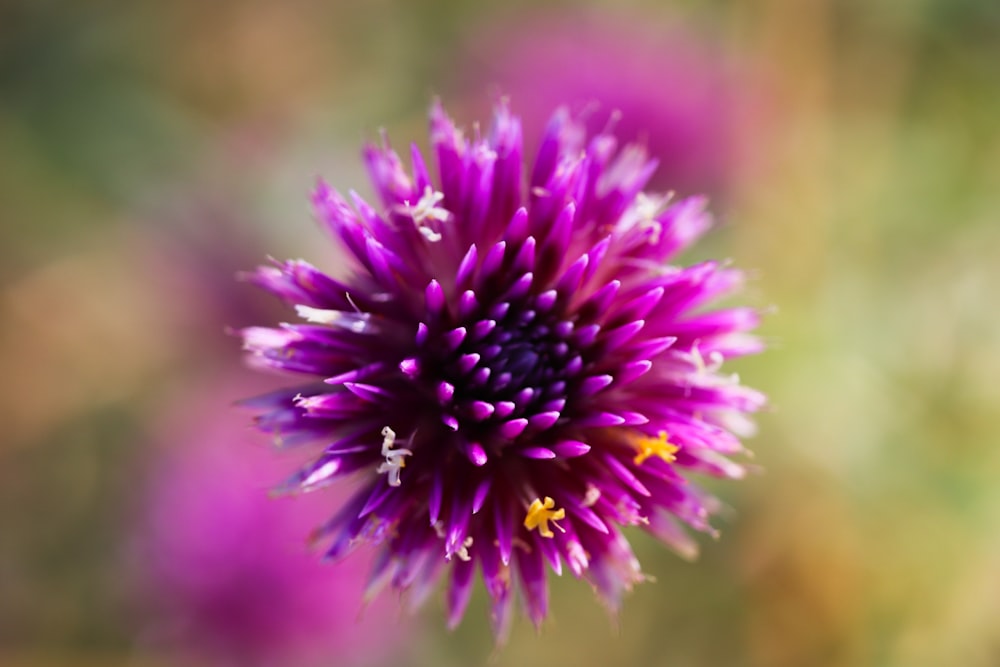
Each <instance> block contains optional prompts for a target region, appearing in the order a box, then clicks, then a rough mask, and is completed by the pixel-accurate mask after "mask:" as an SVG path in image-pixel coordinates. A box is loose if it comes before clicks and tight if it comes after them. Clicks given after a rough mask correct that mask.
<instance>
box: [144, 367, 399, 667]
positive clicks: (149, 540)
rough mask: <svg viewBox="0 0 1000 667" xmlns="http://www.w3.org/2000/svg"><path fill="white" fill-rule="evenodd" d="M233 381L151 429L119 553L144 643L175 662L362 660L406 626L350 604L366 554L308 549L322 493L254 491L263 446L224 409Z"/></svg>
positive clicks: (261, 472)
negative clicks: (153, 443)
mask: <svg viewBox="0 0 1000 667" xmlns="http://www.w3.org/2000/svg"><path fill="white" fill-rule="evenodd" d="M234 386H235V383H234V382H232V381H230V382H226V383H221V384H214V385H212V386H211V387H210V391H208V392H206V394H205V395H199V396H196V397H194V399H195V400H193V401H191V402H190V404H188V403H185V405H183V406H181V409H179V410H173V411H171V412H170V413H169V414H167V415H164V416H163V417H164V422H165V427H164V428H162V429H161V430H159V431H158V433H157V436H156V439H157V441H158V444H159V445H160V446H159V447H158V448H157V450H156V456H155V457H153V458H152V459H151V460H150V462H149V467H150V473H151V474H149V475H148V484H147V485H145V487H146V494H145V496H144V497H143V498H141V499H140V500H141V502H140V512H139V513H138V515H137V519H138V522H137V528H136V531H135V539H134V543H133V547H134V548H133V552H132V554H131V555H132V559H131V560H132V574H133V577H134V582H135V586H134V589H135V592H136V597H137V598H138V600H139V605H138V606H139V607H140V609H139V611H140V612H141V613H142V615H143V616H145V617H146V618H147V619H148V622H147V623H146V627H145V631H144V635H145V643H146V644H147V645H148V648H149V649H150V650H152V651H154V652H156V653H164V652H165V653H169V654H173V655H175V656H176V658H177V659H178V662H179V664H211V665H233V666H236V665H238V666H239V667H254V666H255V665H262V666H263V665H287V666H289V667H294V666H308V665H320V664H326V660H325V659H326V658H328V656H329V655H330V654H331V653H336V654H337V655H339V656H341V658H342V660H343V664H355V662H356V663H358V664H360V663H362V662H364V664H371V663H370V662H369V661H370V660H372V659H374V658H375V657H377V656H380V655H381V656H386V655H387V654H388V653H389V651H390V650H391V648H392V647H393V646H394V644H395V641H394V639H395V638H398V637H400V636H403V635H405V634H406V633H405V632H404V631H403V630H402V629H401V628H399V627H393V631H392V632H391V633H389V634H388V636H387V635H386V633H385V632H384V630H385V627H386V623H385V620H384V615H385V614H386V612H388V613H390V614H391V613H392V612H391V609H386V608H375V609H367V610H364V611H365V612H366V613H364V614H363V615H362V604H361V595H362V592H363V589H364V585H363V581H364V573H365V571H366V570H367V569H368V567H369V565H370V563H371V559H370V558H362V557H361V554H358V557H356V558H352V559H351V560H350V561H348V562H346V563H344V564H343V566H342V569H340V570H338V571H337V572H332V573H331V572H330V571H329V570H328V568H323V567H322V566H321V564H320V563H319V562H318V561H317V560H316V559H315V557H314V556H313V555H312V554H310V553H309V550H308V549H307V548H306V544H305V539H304V537H305V535H306V534H307V531H308V530H309V528H310V527H311V526H312V525H315V523H316V522H318V521H320V520H321V519H322V518H323V517H324V516H325V509H324V508H325V504H324V502H323V500H324V499H323V498H320V497H303V498H298V499H296V501H297V502H296V503H294V505H295V506H292V505H291V504H289V503H283V502H278V501H276V500H274V499H273V498H269V497H268V495H267V494H266V493H265V492H264V491H265V489H266V488H267V485H268V483H269V480H273V477H272V476H273V474H274V463H275V460H274V459H275V456H274V453H273V452H271V451H270V450H268V449H266V448H254V447H248V446H247V443H246V442H245V440H246V438H245V433H244V431H243V430H242V429H241V428H240V426H239V422H240V421H241V419H242V418H243V415H238V414H236V413H234V412H232V411H227V410H226V409H225V408H226V405H225V403H226V400H225V399H220V396H225V395H231V391H233V387H234ZM321 570H326V571H321ZM386 607H388V605H386Z"/></svg>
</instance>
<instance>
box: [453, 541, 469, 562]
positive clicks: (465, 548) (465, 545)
mask: <svg viewBox="0 0 1000 667" xmlns="http://www.w3.org/2000/svg"><path fill="white" fill-rule="evenodd" d="M471 546H472V537H471V536H470V537H467V538H465V541H464V542H462V545H461V546H460V547H458V548H457V549H455V553H454V555H456V556H458V559H459V560H464V561H466V562H468V561H470V560H472V556H470V555H469V547H471Z"/></svg>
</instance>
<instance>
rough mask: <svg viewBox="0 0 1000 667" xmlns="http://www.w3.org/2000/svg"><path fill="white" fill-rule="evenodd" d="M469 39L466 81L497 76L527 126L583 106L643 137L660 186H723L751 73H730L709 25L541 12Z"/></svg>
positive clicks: (626, 133) (476, 83)
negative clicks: (562, 110) (656, 161)
mask: <svg viewBox="0 0 1000 667" xmlns="http://www.w3.org/2000/svg"><path fill="white" fill-rule="evenodd" d="M473 40H474V41H472V42H471V43H470V44H469V46H468V50H469V57H468V58H466V59H464V61H463V69H462V71H461V73H460V75H461V78H462V79H463V80H464V81H465V82H467V83H466V86H465V87H467V88H469V89H471V90H479V89H481V87H482V81H484V80H485V81H490V82H492V83H495V84H496V85H497V86H499V88H500V89H501V90H503V91H505V92H506V93H507V94H509V95H510V96H511V98H512V99H513V100H514V101H515V102H516V103H517V104H518V108H519V110H520V112H521V113H522V114H523V116H524V118H525V121H526V123H528V124H529V126H532V127H533V126H535V125H536V124H537V125H538V126H539V127H541V125H542V124H544V122H545V119H546V118H547V117H548V115H549V113H551V110H552V109H553V108H555V106H556V105H559V104H567V105H569V106H570V108H572V109H586V113H585V114H584V116H585V118H584V120H585V123H586V126H587V128H588V130H589V131H591V132H598V131H600V130H601V129H602V128H605V127H607V125H608V123H609V122H614V123H616V125H615V132H616V134H617V135H618V136H619V137H620V138H621V139H623V140H626V141H641V142H642V143H645V144H646V146H647V147H648V148H649V150H650V152H651V153H652V154H653V155H656V156H657V157H658V158H659V159H660V166H659V169H658V170H657V173H656V174H655V175H654V177H653V178H654V183H655V184H656V186H657V187H663V188H664V189H670V190H676V191H677V192H680V193H684V194H687V193H692V192H704V191H706V190H707V191H711V192H723V191H724V190H725V186H726V181H727V179H728V178H729V171H730V170H731V168H732V166H733V158H734V156H735V150H734V139H735V132H734V131H733V130H734V129H735V126H736V122H737V119H739V118H741V115H740V114H746V113H747V109H746V108H745V107H746V106H747V103H748V101H749V100H748V97H749V96H748V94H747V93H748V90H746V87H747V84H746V83H744V81H745V80H746V78H747V77H746V73H745V72H743V73H741V76H739V77H737V76H735V75H734V70H735V68H734V67H733V66H732V65H731V64H730V63H729V62H727V60H726V58H725V57H724V52H723V50H722V49H721V48H720V45H719V44H715V43H713V42H712V40H711V39H710V38H709V37H708V36H707V35H706V34H704V31H699V30H698V29H696V28H695V27H694V26H692V25H690V24H687V23H685V22H683V21H680V20H673V21H669V22H663V21H656V20H654V21H652V22H651V21H650V17H649V16H642V17H636V16H631V17H630V16H628V15H627V14H626V15H623V14H622V13H621V12H617V13H613V14H612V13H608V12H599V11H598V12H593V11H591V12H581V13H577V14H567V13H566V12H558V13H555V12H545V11H542V12H538V13H536V15H534V16H532V17H531V18H530V20H525V19H524V17H523V16H518V20H516V21H508V22H502V21H501V22H497V21H491V22H490V23H489V24H488V26H487V27H486V29H485V30H481V31H479V32H478V33H476V34H475V35H474V37H473ZM741 69H747V68H746V67H745V66H744V67H741ZM619 112H620V113H619ZM535 136H536V135H535V133H530V136H529V139H534V137H535ZM529 145H530V142H529Z"/></svg>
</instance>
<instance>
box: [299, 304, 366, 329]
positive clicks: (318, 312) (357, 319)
mask: <svg viewBox="0 0 1000 667" xmlns="http://www.w3.org/2000/svg"><path fill="white" fill-rule="evenodd" d="M352 305H353V304H352ZM355 307H356V306H355ZM295 312H296V313H298V315H299V317H301V318H302V319H304V320H305V321H306V322H312V323H313V324H330V325H334V326H338V327H342V328H344V329H348V330H349V331H353V332H355V333H365V332H366V331H370V327H371V325H370V321H371V314H370V313H362V312H360V311H359V312H357V313H347V312H344V311H342V310H326V309H324V308H313V307H311V306H303V305H302V304H297V305H296V306H295Z"/></svg>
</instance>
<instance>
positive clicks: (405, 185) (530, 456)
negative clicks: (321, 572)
mask: <svg viewBox="0 0 1000 667" xmlns="http://www.w3.org/2000/svg"><path fill="white" fill-rule="evenodd" d="M478 135H479V133H478V131H477V132H476V133H475V136H473V137H472V138H466V137H464V136H463V135H462V133H461V132H460V131H459V130H458V129H456V127H455V126H454V125H453V123H452V121H451V120H450V119H449V118H448V116H446V115H445V113H444V111H443V110H442V109H441V108H440V107H439V106H437V105H435V106H434V108H433V109H432V111H431V142H432V153H433V158H434V162H435V163H436V170H435V171H436V177H433V178H432V177H431V175H430V172H429V170H428V168H427V167H426V166H425V163H424V159H423V158H422V157H421V156H420V154H419V152H418V151H417V150H416V149H414V150H413V153H412V160H413V167H412V173H410V172H407V170H405V169H404V167H403V165H402V162H401V160H400V158H399V157H398V156H397V155H396V153H394V152H393V151H392V150H391V149H389V147H388V146H387V145H382V146H368V147H367V148H366V149H365V152H364V156H365V162H366V164H367V166H368V170H369V172H370V174H371V178H372V180H373V183H374V186H375V191H376V192H377V194H378V197H379V199H380V203H379V205H378V208H377V209H376V208H373V207H372V206H370V205H369V204H367V203H365V202H364V201H363V200H362V199H361V198H360V197H358V196H357V195H355V194H353V193H352V194H351V197H350V201H351V202H352V203H351V204H349V203H348V202H347V200H345V199H344V198H343V197H341V195H340V194H338V193H337V191H335V190H333V189H331V188H330V187H328V186H327V185H326V184H322V183H321V184H320V185H319V187H318V188H317V190H316V192H315V194H314V196H313V202H314V205H315V210H316V215H317V217H318V218H319V220H320V221H321V222H322V224H323V225H325V226H326V227H327V228H328V229H329V231H330V233H331V234H332V235H333V236H334V238H335V239H336V240H337V242H338V243H340V244H342V245H343V246H344V247H345V248H346V249H347V250H348V251H349V253H350V255H351V256H352V257H353V259H354V268H353V271H352V272H351V273H350V274H349V275H347V276H346V277H345V278H343V279H342V280H340V279H334V278H332V277H330V276H328V275H325V274H324V273H322V272H320V271H318V270H317V269H315V268H313V267H312V266H311V265H309V264H308V263H306V262H304V261H301V260H295V261H289V262H286V263H278V264H276V265H275V266H270V267H262V268H260V269H258V270H257V271H256V272H255V273H253V274H251V275H250V276H249V280H251V281H252V282H253V283H255V284H256V285H259V286H260V287H262V288H264V289H266V290H269V291H270V292H272V293H274V294H276V295H277V296H279V297H280V298H281V299H283V300H284V301H286V302H287V303H288V304H290V305H292V306H294V308H295V310H296V311H297V313H298V316H299V317H300V318H301V320H302V322H300V323H295V324H283V325H281V326H280V327H278V328H263V327H252V328H248V329H245V330H243V331H242V335H243V340H244V345H245V348H246V350H247V351H248V352H249V360H250V362H251V363H252V364H254V365H255V366H257V367H261V368H268V369H277V370H280V371H287V372H291V373H297V374H302V375H304V376H306V377H307V378H308V381H307V382H306V383H305V384H298V385H296V386H294V387H292V388H290V389H288V390H286V391H281V392H277V393H274V394H271V395H268V396H263V397H260V398H257V399H253V400H251V401H248V405H250V406H252V407H254V408H255V409H257V410H258V411H259V416H258V418H257V421H256V423H257V426H258V427H259V428H260V429H262V430H263V431H267V432H270V433H273V434H274V435H275V437H276V439H277V440H278V441H279V442H280V443H282V444H283V445H285V446H291V445H297V444H299V443H308V442H315V443H319V444H320V445H321V446H322V450H321V452H320V454H319V455H318V456H317V457H316V459H315V460H314V462H313V463H312V464H311V465H309V466H307V467H306V468H305V469H303V470H301V471H300V472H298V473H297V474H296V475H294V476H293V477H292V478H291V479H289V480H288V481H287V483H286V485H285V488H286V489H287V490H289V491H293V490H310V489H313V488H317V487H319V486H322V485H325V484H327V483H328V482H330V481H332V480H334V479H336V478H338V477H344V476H348V475H350V476H353V477H354V478H355V479H356V480H357V482H358V484H359V485H358V487H357V491H356V493H355V494H354V495H353V497H352V498H351V499H350V500H349V501H348V502H347V503H345V504H344V505H343V507H342V508H341V509H340V511H339V512H337V513H336V515H335V516H333V517H332V518H331V519H329V520H328V521H327V522H326V523H324V524H323V525H322V526H321V527H320V528H319V529H318V531H317V535H318V537H319V538H321V539H325V540H326V541H327V542H326V544H327V545H328V555H329V556H330V557H331V558H339V557H340V556H343V555H344V554H346V553H348V552H349V551H351V549H353V548H354V547H355V545H357V544H358V543H359V542H373V543H376V544H378V545H379V546H380V549H379V552H378V556H377V558H376V564H375V567H374V571H373V573H372V575H371V577H370V583H369V594H373V593H374V592H375V591H377V590H378V589H379V588H380V587H382V586H384V585H386V584H391V585H392V586H393V587H395V588H398V589H402V590H407V591H408V599H409V601H410V602H412V603H414V604H419V603H420V602H421V601H422V600H423V599H424V598H425V596H426V595H427V594H428V593H429V592H430V591H431V590H432V589H433V587H434V583H435V581H436V580H437V579H438V577H439V576H440V575H442V574H445V575H446V576H447V577H448V578H449V579H450V586H449V588H448V592H447V606H448V610H449V612H448V613H449V623H450V624H451V625H455V624H457V623H458V622H459V620H460V619H461V617H462V615H463V611H464V609H465V607H466V603H467V602H468V600H469V594H470V591H471V588H472V584H473V581H474V575H475V571H476V569H477V568H478V569H479V570H480V571H481V572H482V576H483V579H484V581H485V584H486V589H487V591H488V592H489V595H490V596H491V597H492V599H493V623H494V630H495V632H496V633H497V636H498V637H500V638H502V637H504V636H505V633H506V630H507V628H508V627H509V620H510V607H511V603H512V597H513V588H514V587H515V585H518V584H515V582H519V588H520V591H521V594H522V598H523V601H524V603H525V606H526V610H527V613H528V615H529V616H530V618H531V619H532V621H534V623H536V624H538V623H540V622H541V621H542V619H543V618H544V617H545V615H546V611H547V604H548V603H547V583H546V574H545V571H546V564H548V566H549V567H551V568H552V569H553V570H554V571H555V572H557V573H561V572H562V569H563V568H564V567H565V568H567V569H569V571H570V572H572V573H573V574H574V575H575V576H577V577H583V578H585V579H587V580H588V581H589V582H590V583H591V584H593V586H594V588H595V589H596V591H597V592H598V594H599V595H600V597H601V598H602V599H603V600H604V601H605V602H606V603H607V605H608V606H609V607H610V608H612V609H617V608H618V606H619V601H620V599H621V596H622V593H623V592H624V591H626V590H628V589H629V588H630V587H631V586H632V584H634V583H636V582H639V581H642V580H643V575H642V573H641V572H640V569H639V564H638V562H637V561H636V559H635V557H634V556H633V554H632V551H631V549H630V547H629V544H628V542H627V541H626V540H625V538H624V536H623V535H622V533H621V532H620V527H621V526H631V525H636V526H641V527H642V528H643V529H644V530H646V531H648V532H650V533H652V534H654V535H655V536H657V537H659V538H660V539H662V540H663V541H664V542H665V543H666V544H668V545H669V546H671V547H673V548H674V549H676V550H677V551H678V552H680V553H681V554H683V555H685V556H693V555H694V554H695V552H696V545H695V542H694V541H693V540H692V539H691V538H690V537H689V536H688V535H687V533H686V531H685V529H684V527H683V526H684V525H687V526H689V527H691V528H694V529H695V530H698V531H703V532H712V528H711V527H710V526H709V523H708V516H709V514H710V513H711V511H712V509H713V507H714V505H715V503H714V501H713V499H712V498H710V497H708V496H707V495H706V494H705V493H704V492H702V491H701V490H700V489H698V487H696V486H695V485H694V484H693V483H691V482H690V481H688V480H687V478H686V477H685V473H687V472H699V473H708V474H710V475H716V476H722V477H732V478H739V477H742V476H743V474H744V472H745V470H744V468H743V467H741V466H740V465H739V464H737V463H734V462H732V461H730V460H729V459H728V458H727V457H728V456H729V455H733V454H739V453H741V452H742V451H743V448H742V446H741V444H740V441H739V440H738V439H737V437H736V436H737V435H744V434H746V433H748V432H749V431H750V429H751V426H750V422H749V420H748V419H747V418H746V416H745V413H748V412H752V411H754V410H757V409H758V408H760V407H761V405H762V404H763V402H764V398H763V397H762V396H761V394H759V393H757V392H755V391H753V390H750V389H747V388H746V387H743V386H741V385H740V384H739V381H738V379H737V378H736V377H735V376H731V375H724V374H722V373H721V372H720V370H721V366H723V365H724V362H725V361H726V360H728V359H731V358H733V357H739V356H742V355H745V354H750V353H754V352H757V351H759V350H760V349H761V343H760V341H759V340H758V339H756V338H754V337H753V336H752V335H750V334H748V333H747V331H748V330H750V329H753V328H754V327H755V326H756V325H757V321H758V314H757V313H756V312H755V311H753V310H751V309H749V308H728V309H722V310H706V309H705V306H706V304H708V303H710V302H711V301H713V300H715V299H716V298H718V297H721V296H722V295H725V294H729V293H731V292H733V291H734V290H735V289H737V288H738V287H740V285H741V283H742V281H743V275H742V274H741V273H740V272H739V271H737V270H735V269H732V268H728V267H725V266H723V265H721V264H719V263H717V262H704V263H701V264H697V265H694V266H690V267H686V268H682V267H679V266H675V265H673V264H670V263H669V262H670V260H671V259H672V258H674V257H675V256H676V255H677V253H678V252H680V251H681V250H683V249H685V248H686V247H687V246H688V245H690V244H691V243H692V242H693V241H694V240H695V239H697V238H698V237H699V236H700V235H701V234H702V233H703V232H704V231H705V230H706V229H707V228H708V227H709V225H710V217H709V216H708V214H707V213H706V212H705V210H704V206H705V202H704V201H703V200H702V199H700V198H692V199H684V200H680V201H671V200H669V199H668V198H666V197H663V196H660V195H657V194H647V193H644V192H643V187H644V185H645V183H646V181H647V179H648V178H649V177H650V175H651V174H652V173H653V170H654V169H655V167H656V162H655V160H652V159H650V158H649V157H648V156H647V154H646V152H645V150H644V149H643V148H642V147H640V146H637V145H628V146H623V147H620V146H619V145H618V142H617V141H616V139H615V138H614V137H613V136H611V135H609V134H599V135H597V136H593V137H590V138H589V139H588V137H587V135H586V132H585V129H584V127H583V126H582V124H581V123H580V122H579V121H578V120H577V119H575V118H573V117H571V116H570V115H569V114H568V113H567V112H565V111H558V112H556V114H555V116H554V117H553V119H552V121H551V122H550V124H549V126H548V130H547V131H546V133H545V137H544V140H543V141H542V143H541V147H540V150H539V152H538V155H537V156H536V158H535V160H534V164H533V166H532V167H531V170H530V173H528V174H527V182H528V186H527V187H525V185H524V181H525V178H524V176H525V174H524V173H523V172H522V159H523V156H522V149H521V125H520V121H519V120H518V119H517V118H516V117H514V116H513V115H511V113H510V112H509V110H508V108H507V107H506V105H505V104H500V105H499V106H498V108H497V109H496V112H495V118H494V122H493V126H492V128H490V130H489V132H488V133H487V134H486V135H485V136H483V137H480V136H478Z"/></svg>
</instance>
